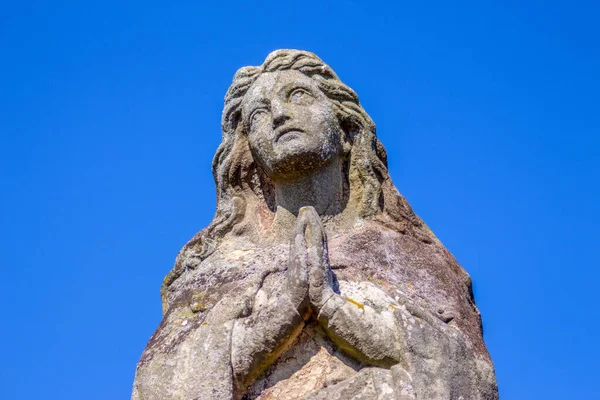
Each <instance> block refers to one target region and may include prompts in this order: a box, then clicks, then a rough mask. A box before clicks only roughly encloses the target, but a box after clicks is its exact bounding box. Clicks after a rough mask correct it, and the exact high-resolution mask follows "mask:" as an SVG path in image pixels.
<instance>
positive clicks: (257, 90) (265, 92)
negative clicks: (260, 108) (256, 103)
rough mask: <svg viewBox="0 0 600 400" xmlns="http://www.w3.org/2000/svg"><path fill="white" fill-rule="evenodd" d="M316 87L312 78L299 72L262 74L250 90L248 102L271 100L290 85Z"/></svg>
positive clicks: (247, 96)
mask: <svg viewBox="0 0 600 400" xmlns="http://www.w3.org/2000/svg"><path fill="white" fill-rule="evenodd" d="M294 83H299V84H305V85H314V83H313V81H312V79H311V78H309V77H308V76H306V75H304V74H303V73H301V72H299V71H294V70H288V71H275V72H265V73H263V74H261V75H260V76H259V77H258V78H257V79H256V81H254V83H252V85H251V86H250V88H249V89H248V93H247V95H246V99H245V100H246V101H247V100H250V99H255V98H270V97H272V96H274V95H277V94H279V93H280V92H281V91H282V90H284V89H285V88H287V87H288V86H289V85H290V84H292V85H293V84H294Z"/></svg>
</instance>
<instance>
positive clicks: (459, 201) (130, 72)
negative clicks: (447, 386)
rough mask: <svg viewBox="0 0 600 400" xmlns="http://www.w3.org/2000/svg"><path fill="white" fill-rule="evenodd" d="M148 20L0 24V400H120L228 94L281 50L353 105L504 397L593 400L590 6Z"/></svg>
mask: <svg viewBox="0 0 600 400" xmlns="http://www.w3.org/2000/svg"><path fill="white" fill-rule="evenodd" d="M167 3H168V4H161V3H158V2H156V3H154V2H125V3H123V2H115V1H104V2H97V3H94V4H92V3H91V2H85V3H84V2H74V1H64V2H58V1H53V2H49V1H37V2H36V1H32V2H26V3H24V2H13V3H11V4H8V3H6V4H4V5H3V7H2V11H0V61H1V62H0V183H1V186H0V188H1V196H0V205H1V207H0V250H1V254H2V277H3V285H2V290H0V304H2V305H3V317H2V325H1V329H0V359H1V360H2V363H1V364H2V365H1V366H0V398H3V399H39V398H51V399H82V398H85V399H102V400H105V399H126V398H129V396H130V391H131V384H132V380H133V374H134V370H135V364H136V362H137V360H138V358H139V356H140V355H141V352H142V350H143V348H144V346H145V344H146V341H147V340H148V339H149V337H150V335H151V334H152V332H153V331H154V329H155V328H156V326H157V325H158V323H159V321H160V318H161V308H160V297H159V287H160V284H161V281H162V278H163V277H164V275H165V274H166V273H167V272H168V271H169V270H170V268H171V267H172V265H173V261H174V259H175V255H176V254H177V252H178V250H179V248H180V247H181V246H182V245H183V244H184V243H185V242H186V241H187V240H188V239H189V238H190V237H191V236H193V234H194V233H195V232H196V231H198V230H200V229H201V228H202V227H204V226H206V225H207V224H208V223H209V221H210V220H211V218H212V215H213V213H214V206H215V204H214V203H215V195H214V184H213V181H212V175H211V173H210V164H211V159H212V156H213V154H214V151H215V149H216V147H217V146H218V144H219V142H220V113H221V108H222V101H223V96H224V94H225V91H226V90H227V87H228V85H229V84H230V82H231V79H232V76H233V74H234V72H235V71H236V69H237V68H239V67H241V66H244V65H258V64H260V63H261V62H262V61H263V59H264V58H265V57H266V55H267V54H268V53H269V52H270V51H272V50H274V49H277V48H299V49H306V50H310V51H313V52H315V53H316V54H318V55H319V56H320V57H321V58H322V59H323V60H325V62H327V63H329V64H330V65H331V66H332V67H333V68H334V69H335V71H336V72H337V73H338V75H339V76H340V78H341V79H342V80H343V81H344V82H345V83H347V84H349V85H350V86H351V87H352V88H354V89H355V90H356V92H357V93H358V94H359V96H360V99H361V102H362V104H363V106H364V107H365V109H366V110H367V112H368V113H369V114H370V115H371V117H372V118H373V120H374V121H375V122H376V124H377V128H378V134H379V137H380V138H381V140H382V142H383V143H384V145H385V146H386V148H387V151H388V154H389V160H390V173H391V176H392V178H393V180H394V182H395V184H396V185H397V187H398V188H399V190H400V191H401V192H402V193H403V194H404V195H405V196H406V197H407V198H408V200H409V202H410V203H411V205H412V206H413V208H414V209H415V211H416V212H417V213H418V214H419V215H420V216H421V217H422V218H423V219H424V220H425V221H426V222H427V224H428V225H429V226H430V227H431V228H432V229H433V231H434V232H435V233H436V235H437V236H438V237H439V238H440V239H441V240H442V241H443V242H444V244H445V245H446V246H447V247H448V249H449V250H450V251H451V252H452V253H453V254H454V255H455V256H456V258H457V259H458V261H459V262H460V263H461V265H462V266H463V267H464V268H465V269H466V270H467V271H468V272H469V273H470V275H471V277H472V278H473V282H474V288H475V296H476V300H477V304H478V306H479V309H480V311H481V313H482V316H483V322H484V331H485V341H486V343H487V345H488V348H489V351H490V353H491V355H492V358H493V360H494V363H495V367H496V373H497V377H498V382H499V387H500V394H501V397H502V399H565V398H569V399H591V398H597V396H598V395H597V376H598V372H597V360H598V358H599V357H600V345H599V343H598V342H599V341H598V331H599V329H600V326H599V322H598V319H599V318H598V317H599V316H600V312H599V309H600V307H599V305H598V301H597V298H598V297H597V292H598V281H599V278H600V273H599V272H598V269H599V267H600V263H599V262H598V249H599V246H598V244H597V243H596V240H597V238H598V233H597V228H598V226H600V213H599V211H598V202H599V200H600V196H599V189H598V182H599V181H600V179H599V178H600V174H599V170H598V151H599V150H600V146H599V141H600V139H599V134H600V113H599V109H600V101H599V96H598V93H599V92H600V77H599V73H598V71H600V51H599V49H598V43H599V39H600V29H599V28H598V18H599V16H600V13H599V8H598V6H597V5H595V4H593V2H589V3H587V4H586V3H584V2H580V1H570V2H548V1H545V2H542V1H528V2H526V3H527V4H523V3H524V2H518V1H506V2H482V1H477V2H475V1H474V2H463V3H462V4H461V5H460V6H458V5H451V4H450V3H449V2H429V3H427V4H425V3H422V5H421V3H419V2H391V1H390V2H385V1H370V2H359V1H352V0H346V1H329V2H322V3H320V2H308V3H307V2H286V1H280V2H266V1H256V2H237V1H230V2H216V3H215V4H202V2H191V1H189V2H177V1H174V2H167ZM367 3H368V4H367Z"/></svg>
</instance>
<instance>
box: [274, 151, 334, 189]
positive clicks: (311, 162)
mask: <svg viewBox="0 0 600 400" xmlns="http://www.w3.org/2000/svg"><path fill="white" fill-rule="evenodd" d="M333 158H335V155H333V154H323V153H322V152H319V151H306V150H304V151H298V150H297V149H295V151H282V152H280V153H279V154H277V156H276V157H274V159H273V160H270V161H271V162H270V163H269V165H266V166H264V167H263V168H264V170H265V172H266V173H267V175H269V177H270V178H271V180H273V182H275V183H277V182H284V181H289V180H294V179H297V178H299V177H306V176H309V175H311V174H312V173H315V172H317V171H319V170H320V169H322V168H325V167H326V166H328V165H329V164H330V163H331V161H332V160H333Z"/></svg>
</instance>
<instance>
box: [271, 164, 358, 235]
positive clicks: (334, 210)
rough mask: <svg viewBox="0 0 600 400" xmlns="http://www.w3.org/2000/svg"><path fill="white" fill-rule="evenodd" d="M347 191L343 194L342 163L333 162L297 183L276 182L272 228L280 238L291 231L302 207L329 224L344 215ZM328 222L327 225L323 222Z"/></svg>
mask: <svg viewBox="0 0 600 400" xmlns="http://www.w3.org/2000/svg"><path fill="white" fill-rule="evenodd" d="M347 192H348V191H347V190H344V174H343V171H342V161H341V160H340V159H335V160H333V161H332V162H331V163H330V164H329V165H327V166H325V167H324V168H321V169H319V170H317V171H314V172H313V173H311V174H307V175H303V176H300V177H298V178H296V179H290V180H285V181H282V182H275V201H276V205H277V211H276V213H275V220H274V224H273V226H272V228H273V230H274V231H275V232H277V234H278V235H281V234H283V235H284V237H285V238H286V239H287V238H288V235H286V234H285V232H286V231H290V232H291V229H292V227H293V226H294V224H295V222H296V216H297V215H298V210H299V209H300V208H301V207H307V206H312V207H314V208H315V210H316V211H317V213H318V214H319V215H320V216H321V218H323V219H325V220H327V219H328V217H333V216H336V215H339V214H341V213H343V211H344V209H345V208H346V203H347V201H348V199H347V195H348V193H347ZM324 222H326V221H324Z"/></svg>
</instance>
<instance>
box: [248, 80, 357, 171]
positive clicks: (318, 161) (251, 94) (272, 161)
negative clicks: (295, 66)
mask: <svg viewBox="0 0 600 400" xmlns="http://www.w3.org/2000/svg"><path fill="white" fill-rule="evenodd" d="M242 118H243V119H244V123H245V126H246V129H247V134H248V142H249V144H250V150H251V151H252V155H253V156H254V159H255V160H256V161H257V162H258V163H259V164H260V165H261V166H262V168H263V169H264V170H265V172H266V173H267V174H268V175H269V176H270V177H271V179H273V181H275V182H277V181H278V180H283V179H289V178H293V177H295V176H298V175H304V174H306V173H307V172H310V171H314V170H317V169H319V168H322V167H324V166H326V165H328V164H329V163H331V161H332V160H334V159H336V158H338V157H340V156H341V155H342V154H344V152H345V151H347V150H349V149H344V144H343V143H342V142H343V141H344V134H343V131H342V129H341V127H340V124H339V121H338V118H337V116H336V115H335V112H334V110H333V107H332V104H331V102H330V101H329V99H328V98H327V96H325V94H323V92H322V91H321V90H320V89H319V87H318V86H317V84H316V82H315V81H313V80H312V79H311V78H309V77H307V76H306V75H304V74H302V73H300V72H298V71H292V70H290V71H277V72H271V73H264V74H262V75H261V76H260V77H258V79H257V80H256V81H255V82H254V83H253V84H252V86H251V87H250V88H249V89H248V92H247V94H246V96H245V97H244V100H243V104H242Z"/></svg>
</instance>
